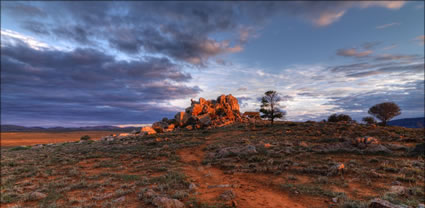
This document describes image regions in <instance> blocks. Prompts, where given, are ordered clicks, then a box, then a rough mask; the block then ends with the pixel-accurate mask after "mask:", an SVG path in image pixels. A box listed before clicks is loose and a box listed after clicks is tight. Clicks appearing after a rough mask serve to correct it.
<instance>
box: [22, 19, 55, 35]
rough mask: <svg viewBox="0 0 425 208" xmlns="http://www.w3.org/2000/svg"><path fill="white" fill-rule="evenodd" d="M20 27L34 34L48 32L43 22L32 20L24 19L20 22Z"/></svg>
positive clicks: (45, 33)
mask: <svg viewBox="0 0 425 208" xmlns="http://www.w3.org/2000/svg"><path fill="white" fill-rule="evenodd" d="M22 27H23V28H25V29H27V30H29V31H31V32H33V33H36V34H40V35H49V34H50V32H49V30H48V28H47V27H46V26H45V25H44V24H43V23H40V22H37V21H32V20H28V21H24V22H23V23H22Z"/></svg>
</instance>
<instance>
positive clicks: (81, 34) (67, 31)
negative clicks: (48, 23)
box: [52, 25, 91, 44]
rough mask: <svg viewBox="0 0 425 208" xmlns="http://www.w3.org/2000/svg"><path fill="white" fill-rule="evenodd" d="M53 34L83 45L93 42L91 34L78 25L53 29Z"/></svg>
mask: <svg viewBox="0 0 425 208" xmlns="http://www.w3.org/2000/svg"><path fill="white" fill-rule="evenodd" d="M52 33H54V34H56V35H57V36H59V37H61V38H65V39H69V40H73V41H75V42H78V43H81V44H88V43H91V41H90V40H89V35H90V34H89V32H88V31H87V30H86V29H84V28H83V27H81V26H78V25H75V26H66V27H58V28H55V29H53V30H52Z"/></svg>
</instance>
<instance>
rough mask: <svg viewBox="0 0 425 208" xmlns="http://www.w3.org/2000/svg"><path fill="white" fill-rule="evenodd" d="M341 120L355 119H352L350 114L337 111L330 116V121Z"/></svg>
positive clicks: (350, 120)
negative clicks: (337, 112)
mask: <svg viewBox="0 0 425 208" xmlns="http://www.w3.org/2000/svg"><path fill="white" fill-rule="evenodd" d="M340 121H347V122H352V121H353V119H351V117H350V116H349V115H345V114H336V113H335V114H332V115H330V116H329V117H328V122H340Z"/></svg>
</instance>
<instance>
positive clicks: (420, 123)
mask: <svg viewBox="0 0 425 208" xmlns="http://www.w3.org/2000/svg"><path fill="white" fill-rule="evenodd" d="M424 123H425V117H419V118H403V119H396V120H392V121H389V122H388V123H387V124H388V125H389V126H402V127H406V128H424V127H425V125H424Z"/></svg>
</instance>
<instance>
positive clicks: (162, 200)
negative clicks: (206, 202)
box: [152, 197, 184, 208]
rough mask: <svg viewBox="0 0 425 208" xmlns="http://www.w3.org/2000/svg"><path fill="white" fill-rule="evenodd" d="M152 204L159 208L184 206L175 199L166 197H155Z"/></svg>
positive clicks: (179, 207) (181, 207)
mask: <svg viewBox="0 0 425 208" xmlns="http://www.w3.org/2000/svg"><path fill="white" fill-rule="evenodd" d="M152 204H153V205H155V206H157V207H160V208H184V204H183V203H182V202H181V201H179V200H177V199H170V198H167V197H155V198H154V199H153V200H152Z"/></svg>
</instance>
